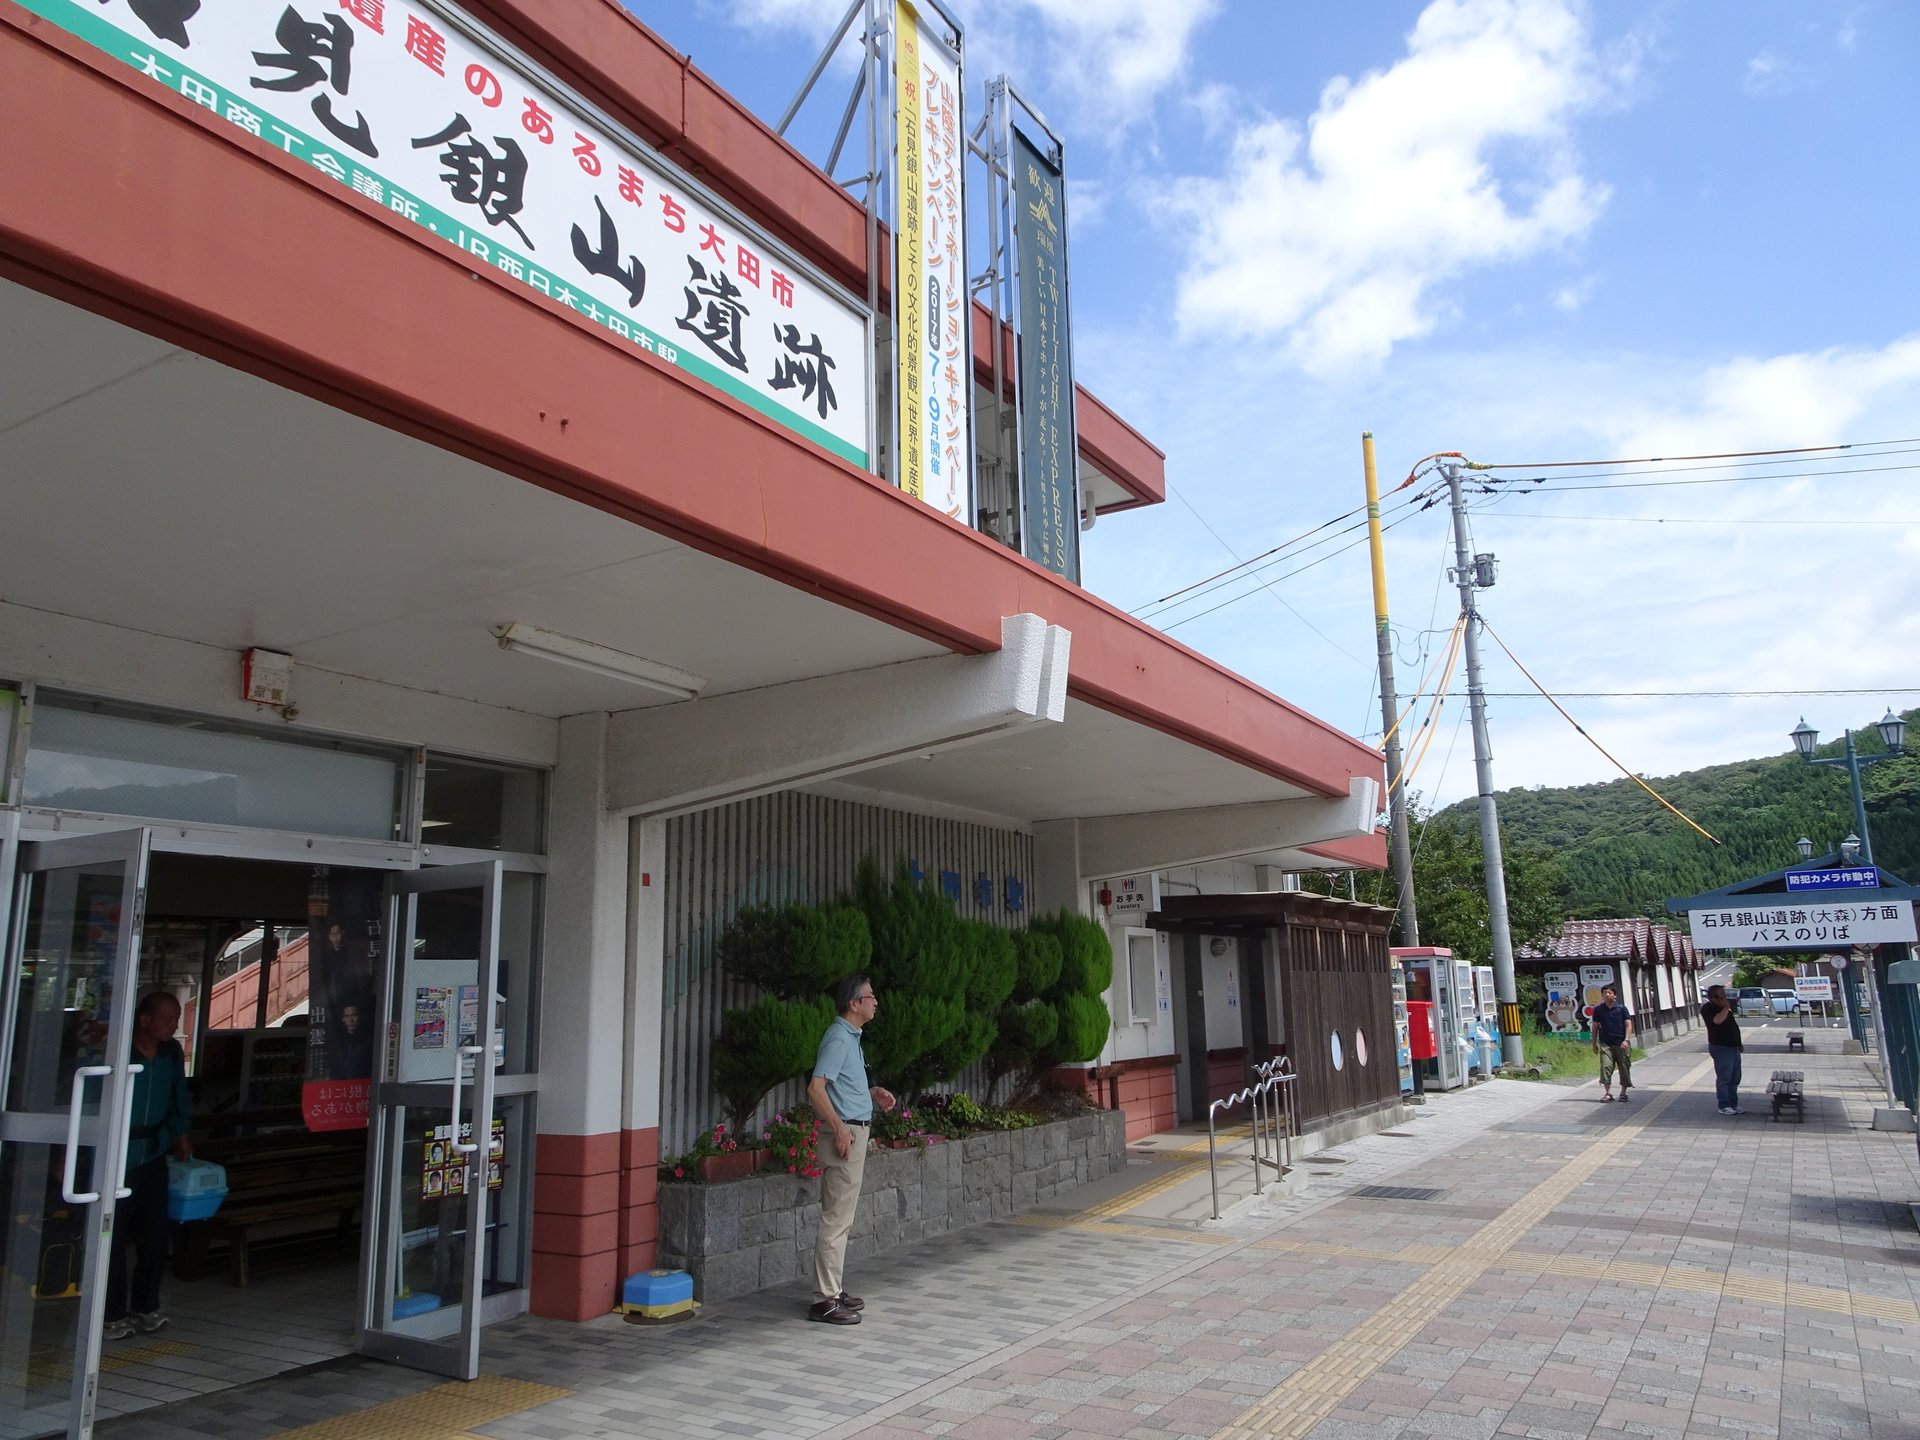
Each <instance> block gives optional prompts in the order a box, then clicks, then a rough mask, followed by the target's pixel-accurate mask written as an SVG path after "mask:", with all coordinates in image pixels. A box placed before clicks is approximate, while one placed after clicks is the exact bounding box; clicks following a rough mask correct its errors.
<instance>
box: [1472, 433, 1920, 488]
mask: <svg viewBox="0 0 1920 1440" xmlns="http://www.w3.org/2000/svg"><path fill="white" fill-rule="evenodd" d="M1875 443H1876V444H1878V445H1896V444H1898V445H1901V446H1902V448H1900V449H1892V450H1889V449H1874V448H1871V447H1867V448H1859V447H1855V446H1848V447H1847V448H1848V449H1849V450H1850V451H1852V452H1853V453H1852V454H1850V455H1847V456H1844V457H1842V456H1835V457H1834V458H1835V459H1842V458H1844V459H1850V460H1852V459H1858V460H1877V459H1879V458H1880V457H1882V456H1885V455H1913V454H1920V447H1915V446H1908V445H1906V444H1905V442H1902V441H1893V440H1884V441H1877V442H1875ZM1800 455H1801V452H1799V451H1795V452H1794V453H1793V456H1792V458H1790V459H1785V460H1736V461H1727V462H1724V463H1722V464H1717V465H1662V466H1660V467H1659V468H1658V469H1653V470H1589V471H1587V472H1585V473H1584V474H1580V475H1568V476H1565V477H1563V478H1565V479H1568V480H1591V479H1595V478H1600V477H1604V476H1607V475H1671V474H1673V473H1675V472H1676V471H1681V470H1736V469H1754V470H1757V469H1759V468H1761V467H1762V466H1766V465H1798V464H1800V463H1801V461H1800ZM1488 468H1489V469H1494V470H1503V469H1509V468H1513V469H1539V470H1545V469H1547V468H1549V467H1547V466H1545V465H1538V466H1513V467H1509V466H1503V465H1496V466H1490V467H1488ZM1475 473H1476V474H1478V473H1480V472H1479V471H1476V472H1475ZM1812 473H1813V474H1816V475H1817V474H1822V473H1824V472H1822V471H1817V470H1816V471H1813V472H1812ZM1494 478H1495V479H1508V478H1512V477H1507V476H1496V477H1494Z"/></svg>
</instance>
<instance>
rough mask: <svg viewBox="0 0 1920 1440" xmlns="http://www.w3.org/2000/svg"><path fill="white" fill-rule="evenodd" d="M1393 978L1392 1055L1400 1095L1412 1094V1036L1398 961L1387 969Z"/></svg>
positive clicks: (1404, 976) (1403, 977)
mask: <svg viewBox="0 0 1920 1440" xmlns="http://www.w3.org/2000/svg"><path fill="white" fill-rule="evenodd" d="M1387 968H1388V973H1389V974H1390V975H1391V976H1392V977H1393V1053H1394V1058H1395V1059H1396V1060H1397V1061H1398V1062H1399V1064H1400V1093H1401V1094H1402V1095H1410V1094H1412V1093H1413V1090H1414V1084H1413V1034H1412V1030H1411V1029H1410V1027H1409V1024H1408V1020H1407V972H1406V969H1405V967H1403V966H1402V965H1401V964H1400V962H1399V961H1397V960H1395V961H1393V962H1392V963H1391V964H1390V965H1389V966H1388V967H1387Z"/></svg>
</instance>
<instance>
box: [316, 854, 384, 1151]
mask: <svg viewBox="0 0 1920 1440" xmlns="http://www.w3.org/2000/svg"><path fill="white" fill-rule="evenodd" d="M382 900H383V891H382V887H381V883H380V877H379V876H378V875H377V874H374V873H372V872H370V871H366V870H339V869H334V868H331V867H329V866H325V865H316V866H315V867H314V869H313V874H312V877H311V878H310V880H309V882H308V885H307V935H306V959H307V1067H306V1081H305V1083H304V1084H303V1085H302V1086H301V1091H300V1109H301V1113H302V1115H303V1116H304V1118H305V1120H306V1124H307V1128H308V1129H309V1130H364V1129H365V1128H366V1125H367V1100H368V1096H369V1095H370V1093H371V1092H372V1089H373V1060H374V1036H375V1034H376V1031H377V1028H378V1027H377V1026H376V1024H375V1017H374V993H373V992H374V983H373V977H374V974H375V972H376V970H377V968H378V966H379V964H380V959H381V923H380V911H381V905H382Z"/></svg>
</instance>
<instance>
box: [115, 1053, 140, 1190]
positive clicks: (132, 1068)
mask: <svg viewBox="0 0 1920 1440" xmlns="http://www.w3.org/2000/svg"><path fill="white" fill-rule="evenodd" d="M146 1068H147V1067H146V1066H144V1065H129V1066H127V1078H128V1080H129V1082H131V1080H132V1078H133V1077H134V1076H135V1075H138V1074H139V1073H140V1072H141V1071H142V1070H144V1069H146ZM120 1139H121V1141H122V1142H123V1143H122V1146H121V1150H120V1157H121V1158H120V1185H119V1188H117V1189H116V1190H115V1191H114V1192H113V1198H114V1199H116V1200H124V1199H126V1198H127V1197H128V1196H129V1195H131V1194H133V1187H132V1186H131V1185H129V1184H127V1183H126V1180H127V1162H126V1154H127V1151H126V1144H127V1143H131V1141H132V1140H133V1085H132V1084H131V1083H129V1084H128V1085H127V1129H126V1133H125V1134H124V1135H122V1136H121V1137H120Z"/></svg>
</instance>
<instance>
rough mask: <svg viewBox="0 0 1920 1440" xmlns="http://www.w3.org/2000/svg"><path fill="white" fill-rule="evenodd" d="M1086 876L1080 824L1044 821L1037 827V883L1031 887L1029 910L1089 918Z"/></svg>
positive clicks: (1034, 833) (1034, 851)
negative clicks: (1064, 912)
mask: <svg viewBox="0 0 1920 1440" xmlns="http://www.w3.org/2000/svg"><path fill="white" fill-rule="evenodd" d="M1091 909H1092V907H1091V906H1090V905H1089V903H1088V901H1087V884H1086V877H1085V876H1084V874H1083V873H1082V871H1081V869H1080V822H1079V821H1078V820H1041V821H1038V822H1037V823H1036V824H1035V825H1034V827H1033V884H1032V885H1030V886H1029V887H1028V888H1027V910H1028V913H1030V914H1034V915H1051V914H1052V913H1053V912H1054V911H1056V910H1071V911H1073V912H1074V913H1075V914H1076V915H1089V914H1090V913H1091Z"/></svg>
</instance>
